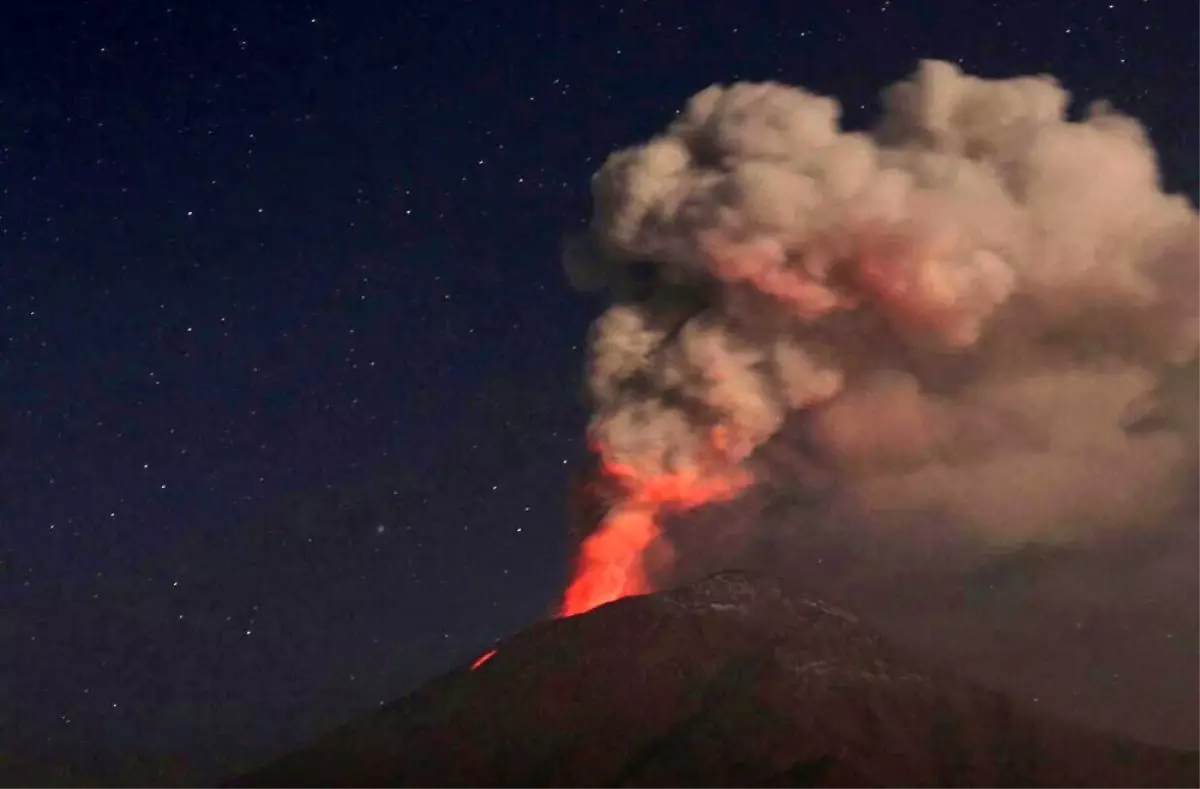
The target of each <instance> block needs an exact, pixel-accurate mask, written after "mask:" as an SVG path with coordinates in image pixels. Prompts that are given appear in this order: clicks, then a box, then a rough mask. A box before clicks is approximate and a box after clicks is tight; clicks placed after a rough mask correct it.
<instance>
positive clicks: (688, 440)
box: [564, 61, 1200, 744]
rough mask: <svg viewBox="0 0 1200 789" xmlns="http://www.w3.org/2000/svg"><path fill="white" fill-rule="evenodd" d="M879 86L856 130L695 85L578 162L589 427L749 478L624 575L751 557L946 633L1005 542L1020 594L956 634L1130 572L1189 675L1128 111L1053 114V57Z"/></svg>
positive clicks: (1182, 573) (1166, 435)
mask: <svg viewBox="0 0 1200 789" xmlns="http://www.w3.org/2000/svg"><path fill="white" fill-rule="evenodd" d="M883 98H884V101H883V106H884V114H883V117H882V118H881V119H880V120H879V122H878V123H877V125H876V126H875V127H874V128H873V129H872V130H870V131H867V132H854V131H844V130H842V129H840V128H839V125H838V120H839V107H838V104H837V103H836V101H835V100H833V99H831V98H828V97H824V96H818V95H815V94H813V93H810V92H808V91H806V90H804V89H801V88H795V87H790V86H786V85H781V84H775V83H765V84H749V83H737V84H733V85H729V86H721V85H714V86H712V87H709V88H707V89H706V90H703V91H701V92H700V93H698V94H696V95H695V96H694V97H692V98H691V100H690V101H688V103H687V105H686V107H685V108H684V109H683V110H682V112H681V113H680V114H679V115H678V116H677V117H676V119H675V120H674V121H673V122H672V123H671V124H670V125H669V126H668V127H667V129H665V130H664V131H663V133H661V134H660V135H659V136H657V137H655V138H653V139H651V140H649V141H647V142H645V143H643V144H640V145H635V146H633V147H631V148H628V149H625V150H622V151H618V152H617V153H614V154H613V155H612V156H610V157H609V159H608V160H607V161H606V162H605V164H604V165H603V167H602V168H601V169H600V171H599V172H598V173H597V174H596V176H595V178H594V181H593V199H594V215H593V217H592V218H591V221H590V224H589V225H588V228H587V230H586V231H585V232H583V233H581V234H579V235H577V236H575V237H573V238H571V239H569V240H568V241H567V243H566V245H565V254H564V266H565V268H566V271H567V275H568V277H569V279H570V281H571V282H572V283H573V284H574V285H575V286H576V287H577V288H579V289H580V290H584V291H600V292H604V293H607V294H608V296H609V297H610V298H611V302H610V304H609V306H608V307H607V309H606V310H605V311H604V312H603V314H602V315H601V316H600V317H599V318H598V319H597V320H596V322H595V324H594V325H593V328H592V332H591V337H590V342H589V359H588V368H587V377H586V378H587V387H586V388H587V394H588V397H589V399H590V403H591V406H592V421H591V424H590V426H589V431H590V433H591V437H592V439H593V440H594V441H596V442H597V443H598V444H600V445H602V446H604V447H605V450H606V453H607V454H609V455H610V456H611V457H612V458H613V459H615V460H617V461H619V462H621V463H622V464H625V465H627V466H629V467H630V468H634V469H636V470H638V471H639V472H640V473H643V474H645V475H648V476H655V475H661V474H669V473H672V472H682V471H697V470H699V471H702V472H703V471H705V470H708V471H712V472H714V473H720V472H721V471H722V470H723V469H726V468H729V467H737V468H740V469H745V470H747V471H749V472H750V473H751V474H752V475H753V478H754V479H755V481H756V483H757V485H756V486H755V487H754V489H752V490H748V491H747V492H746V493H745V494H744V495H743V496H742V497H740V498H739V499H738V500H737V501H734V502H727V503H721V504H715V505H713V506H712V507H711V508H708V510H707V511H697V512H694V513H690V514H687V515H683V516H676V517H674V518H673V519H672V523H671V524H669V528H668V529H667V532H666V534H665V535H664V537H663V538H662V539H663V540H670V542H671V543H672V545H671V546H666V545H663V546H660V549H659V550H658V551H657V552H655V551H653V550H652V551H651V552H650V556H649V557H648V566H649V567H650V568H651V569H652V571H653V574H654V576H655V579H656V581H657V583H658V584H660V585H662V584H668V583H672V582H676V581H682V580H686V576H689V575H693V574H696V573H699V572H702V571H711V570H714V569H723V568H724V567H726V566H729V565H730V564H738V563H745V562H758V563H763V564H767V565H768V566H771V567H772V568H773V569H775V570H777V571H780V572H782V573H784V574H792V575H794V576H797V577H801V579H802V580H805V581H806V582H809V581H811V584H810V585H815V586H817V587H821V586H822V585H824V586H825V587H827V588H829V589H835V590H838V591H839V593H844V595H845V596H846V597H847V598H850V599H852V600H853V604H854V605H857V606H858V607H859V610H860V611H861V610H863V609H866V613H868V615H869V614H870V612H871V611H875V612H876V613H877V617H876V618H878V619H882V620H886V621H883V622H881V624H883V625H885V626H886V625H888V624H889V622H890V624H891V625H892V629H893V630H894V631H896V632H900V631H903V630H904V629H905V628H913V627H919V626H921V624H922V623H924V624H927V625H928V629H929V631H930V632H944V639H943V642H942V643H941V644H940V647H939V648H940V649H944V650H946V649H948V650H950V651H954V649H958V651H959V652H961V651H962V650H961V648H959V647H955V646H953V644H951V642H952V641H953V634H955V633H958V634H959V635H961V634H962V633H964V632H966V630H964V629H963V628H965V627H966V626H967V624H968V623H969V620H970V619H971V617H972V616H975V617H976V618H977V615H978V611H977V610H976V611H975V613H971V610H969V607H968V608H966V609H964V608H962V606H959V607H958V608H957V609H955V610H956V611H957V612H958V613H957V614H955V615H954V616H952V615H950V614H948V613H947V611H948V610H949V608H948V606H949V604H948V603H946V600H949V599H950V598H951V597H955V596H958V597H956V598H955V599H958V598H961V596H962V594H964V592H963V590H964V589H965V588H967V586H968V585H969V584H970V583H971V582H972V581H973V580H978V579H979V578H982V577H984V576H986V575H987V573H994V572H996V570H995V568H996V567H997V566H998V565H997V562H1000V563H1004V562H1009V564H1006V565H1004V566H1005V567H1009V568H1010V570H1006V572H1017V571H1012V570H1011V568H1012V567H1017V568H1019V572H1018V574H1020V573H1026V574H1027V575H1028V574H1029V573H1034V574H1036V575H1037V579H1038V580H1036V582H1034V581H1030V582H1028V583H1024V582H1023V587H1022V588H1023V589H1024V591H1023V592H1022V595H1024V596H1023V597H1022V600H1024V601H1028V600H1036V611H1037V615H1036V616H1034V615H1032V614H1030V615H1028V616H1026V615H1024V614H1023V615H1022V616H1023V617H1024V618H1023V619H1021V620H1020V624H1012V627H1011V628H1010V629H1009V631H1005V632H1007V633H1008V634H1009V636H1011V637H1012V638H1013V639H1015V640H1013V641H1012V642H1011V643H1009V642H1004V643H1008V644H1009V646H1008V647H1003V646H1002V645H1000V641H997V640H996V639H993V640H992V641H988V640H987V638H983V641H982V642H981V643H990V644H992V645H993V646H995V647H996V650H997V651H995V654H997V655H1005V656H1008V657H1009V658H1012V659H1020V658H1021V657H1022V656H1026V657H1027V656H1028V655H1029V654H1031V652H1036V649H1037V648H1036V647H1035V646H1034V644H1035V642H1036V641H1037V640H1038V639H1045V638H1047V637H1051V636H1048V635H1047V634H1048V633H1049V630H1050V629H1051V628H1054V627H1060V626H1066V625H1064V623H1066V622H1072V621H1080V617H1084V616H1093V615H1096V616H1102V615H1105V614H1106V612H1107V614H1111V612H1113V611H1115V610H1118V609H1119V610H1120V611H1122V612H1126V613H1127V612H1128V611H1129V610H1133V609H1130V605H1131V604H1130V602H1129V601H1130V595H1134V596H1135V597H1136V595H1138V594H1139V593H1140V592H1139V591H1138V589H1139V587H1138V586H1137V585H1138V584H1144V588H1143V589H1142V592H1144V594H1142V597H1143V598H1144V599H1145V600H1146V601H1151V600H1152V601H1154V602H1153V605H1155V606H1158V607H1157V608H1155V609H1154V610H1153V611H1152V612H1151V613H1150V614H1146V615H1143V616H1142V617H1141V619H1140V620H1139V619H1138V618H1137V617H1132V620H1131V621H1140V622H1142V623H1143V624H1144V623H1145V622H1148V621H1153V622H1155V623H1160V620H1162V619H1163V617H1166V618H1167V619H1169V620H1170V621H1171V622H1172V623H1173V624H1172V625H1171V626H1172V627H1175V628H1176V629H1178V628H1179V627H1183V628H1185V630H1186V632H1185V633H1184V635H1183V636H1182V639H1183V640H1186V641H1188V643H1189V645H1190V646H1189V649H1191V650H1192V651H1191V652H1186V650H1185V653H1183V654H1185V657H1188V659H1190V660H1191V664H1190V665H1191V669H1190V672H1191V675H1192V678H1191V680H1190V681H1191V686H1189V687H1194V685H1195V677H1194V668H1195V658H1194V654H1193V653H1194V652H1195V643H1194V642H1195V640H1196V639H1195V635H1194V631H1195V621H1196V618H1195V615H1194V613H1193V610H1194V608H1195V605H1196V602H1195V597H1196V593H1197V592H1196V580H1195V548H1196V531H1197V524H1196V510H1195V497H1196V493H1195V491H1196V475H1197V461H1196V452H1197V449H1196V443H1197V442H1196V435H1195V433H1196V420H1195V412H1196V410H1197V407H1198V406H1197V398H1196V395H1195V380H1196V378H1197V372H1196V366H1195V364H1196V363H1195V359H1196V354H1197V346H1198V344H1200V251H1198V243H1200V220H1198V217H1197V213H1196V210H1195V208H1194V207H1193V206H1192V205H1191V203H1190V202H1189V201H1188V200H1187V199H1186V198H1184V197H1182V196H1177V195H1169V194H1165V193H1164V192H1163V191H1162V189H1161V185H1160V178H1159V169H1158V161H1157V157H1156V155H1155V152H1154V150H1153V148H1152V147H1151V145H1150V143H1149V140H1148V137H1147V134H1146V132H1145V130H1144V129H1143V128H1142V126H1141V125H1140V124H1139V123H1138V122H1137V121H1136V120H1134V119H1132V118H1129V117H1127V116H1125V115H1122V114H1121V113H1120V112H1118V111H1117V110H1116V109H1114V108H1113V107H1112V106H1111V105H1109V104H1106V103H1097V104H1094V105H1092V106H1091V107H1089V108H1088V109H1087V111H1086V112H1085V114H1084V116H1083V118H1082V119H1081V120H1078V121H1072V120H1069V119H1068V118H1067V108H1068V104H1069V100H1070V97H1069V94H1068V93H1067V92H1066V91H1065V90H1064V89H1063V88H1062V87H1061V86H1060V85H1059V84H1058V82H1057V81H1056V80H1055V79H1053V78H1052V77H1049V76H1028V77H1016V78H1011V79H982V78H977V77H973V76H969V75H966V74H964V73H962V72H961V71H960V70H959V69H958V68H957V67H955V66H954V65H952V64H948V63H943V62H937V61H924V62H922V63H920V64H919V66H918V68H917V69H916V71H915V73H914V74H913V75H912V76H911V77H909V78H908V79H905V80H903V81H901V82H899V83H897V84H896V85H893V86H892V87H890V88H888V89H887V90H886V91H885V92H884V94H883ZM1180 382H1182V383H1180ZM1181 392H1182V394H1180V393H1181ZM1146 425H1149V426H1148V427H1146ZM715 428H719V430H720V435H721V436H722V437H723V440H722V441H721V442H716V443H714V441H713V440H712V436H713V435H714V429H715ZM764 546H765V547H764ZM1181 551H1190V553H1187V554H1186V555H1187V556H1188V557H1190V560H1189V561H1190V563H1188V562H1185V563H1184V564H1186V565H1187V566H1186V567H1185V566H1184V564H1180V562H1181V561H1182V560H1181V559H1180V556H1182V555H1183V554H1182V553H1181ZM1059 552H1061V553H1059ZM1031 556H1036V558H1034V559H1030V558H1029V557H1031ZM1047 556H1051V557H1053V558H1051V559H1047V558H1045V557H1047ZM656 557H660V559H656ZM661 557H669V559H667V558H661ZM1014 557H1015V558H1014ZM818 559H819V560H820V563H819V564H818V563H817V561H818ZM1164 567H1166V568H1168V569H1166V570H1164V569H1162V568H1164ZM1031 568H1032V569H1031ZM1099 568H1103V569H1099ZM1151 568H1157V569H1153V570H1152V569H1151ZM987 577H990V576H987ZM1022 577H1025V576H1022ZM1029 577H1030V578H1032V577H1033V576H1029ZM898 579H904V580H903V581H901V580H898ZM1026 580H1028V578H1027V579H1026ZM900 583H904V584H908V586H907V587H905V588H906V589H909V590H915V591H912V593H911V594H908V593H902V592H898V591H897V590H898V587H897V584H900ZM985 585H986V584H985ZM991 586H992V588H993V589H994V588H995V584H991ZM1031 589H1032V590H1033V591H1030V590H1031ZM1038 595H1041V597H1039V596H1038ZM918 597H919V598H921V599H920V602H919V603H917V602H913V600H915V599H916V598H918ZM905 599H908V600H909V605H908V607H907V608H904V607H903V603H902V602H901V601H903V600H905ZM992 602H993V603H994V602H995V601H994V600H993V601H992ZM1025 605H1026V603H1025V602H1023V603H1022V606H1025ZM1146 605H1151V603H1150V602H1147V603H1146ZM1021 610H1022V611H1027V610H1029V609H1028V607H1026V608H1022V609H1021ZM1138 610H1140V609H1138ZM1098 612H1099V613H1098ZM993 613H994V612H993ZM1143 614H1145V612H1143ZM1125 615H1126V614H1125V613H1122V614H1121V616H1125ZM955 616H958V618H957V619H955ZM1039 617H1040V618H1039ZM1188 617H1190V620H1188V621H1189V622H1190V624H1187V625H1181V624H1179V622H1183V621H1184V620H1185V619H1187V618H1188ZM868 618H870V617H869V616H868ZM1176 620H1178V621H1176ZM1097 621H1099V620H1097ZM1122 621H1125V620H1122ZM1035 622H1036V624H1031V623H1035ZM1155 626H1157V624H1156V625H1155ZM939 627H940V628H942V630H941V631H939V630H938V628H939ZM996 627H997V628H999V629H1001V630H1002V629H1003V626H1002V625H1000V624H998V625H997V626H996ZM1188 628H1190V629H1188ZM1017 632H1020V633H1021V634H1023V635H1020V636H1019V637H1018V636H1016V635H1012V634H1013V633H1017ZM1156 632H1157V631H1156ZM1009 636H1005V637H1006V638H1007V637H1009ZM997 638H999V637H997ZM930 639H932V641H931V642H930V643H933V642H936V641H937V637H935V636H930ZM918 640H919V639H918ZM1001 640H1002V639H1001ZM959 646H961V645H959ZM1005 649H1007V650H1008V651H1007V652H1006V651H1005ZM1172 654H1174V653H1172ZM1164 659H1166V658H1164ZM1171 659H1174V658H1171ZM1118 662H1119V661H1118ZM1168 662H1169V661H1168ZM1121 665H1125V664H1121ZM1171 665H1172V666H1175V664H1174V663H1171ZM1164 670H1165V669H1164ZM1171 670H1174V669H1171ZM1168 673H1169V672H1168ZM1043 679H1044V678H1043ZM1055 681H1058V680H1055ZM1046 682H1050V681H1049V680H1046V681H1045V682H1043V684H1046ZM1034 684H1035V685H1036V683H1034ZM1051 684H1053V683H1051ZM1038 687H1041V686H1038ZM1089 692H1090V691H1089ZM1096 692H1097V693H1100V691H1096ZM1165 692H1166V691H1164V693H1165ZM1108 693H1109V697H1108V698H1109V699H1111V698H1112V691H1108ZM1194 698H1195V694H1194V693H1192V694H1191V697H1190V700H1186V701H1187V704H1188V705H1189V707H1190V708H1194V706H1195V705H1194V703H1193V702H1194ZM1076 701H1078V699H1076ZM1068 702H1069V699H1068V700H1067V701H1064V704H1066V703H1068ZM1131 703H1132V702H1131ZM1097 705H1098V708H1099V707H1104V709H1105V710H1106V712H1104V714H1098V715H1099V718H1100V719H1103V720H1104V721H1110V720H1117V719H1118V718H1119V717H1120V714H1124V713H1120V710H1118V707H1119V706H1120V705H1116V706H1114V705H1113V704H1108V706H1107V707H1105V704H1104V703H1103V702H1097ZM1105 716H1107V717H1105ZM1185 717H1186V716H1185ZM1176 723H1177V724H1178V721H1176ZM1189 726H1190V727H1191V728H1190V729H1189V728H1188V727H1189ZM1153 728H1154V727H1153V726H1150V728H1149V729H1147V731H1149V730H1150V729H1153ZM1183 729H1187V730H1188V731H1190V732H1191V734H1190V735H1188V736H1190V737H1191V740H1192V744H1194V741H1195V721H1194V719H1191V718H1188V719H1187V721H1185V725H1183ZM1179 731H1181V729H1180V728H1179V725H1176V726H1175V728H1173V729H1171V732H1172V733H1170V734H1163V731H1160V730H1159V729H1154V735H1155V738H1157V739H1159V740H1162V739H1168V740H1170V739H1172V738H1176V735H1177V734H1178V732H1179ZM1140 733H1144V732H1140ZM1160 735H1161V736H1160Z"/></svg>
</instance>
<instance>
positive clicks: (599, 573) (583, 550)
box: [559, 436, 749, 617]
mask: <svg viewBox="0 0 1200 789" xmlns="http://www.w3.org/2000/svg"><path fill="white" fill-rule="evenodd" d="M714 445H715V446H717V447H720V446H722V445H723V442H722V441H720V440H719V438H718V436H714ZM596 453H597V455H598V456H599V458H600V463H601V468H600V474H601V475H602V476H603V477H606V478H607V479H609V480H610V481H612V482H614V483H615V484H616V487H617V489H618V490H619V491H620V493H619V498H618V502H617V504H616V505H615V506H614V507H612V509H610V510H609V511H608V512H607V513H606V514H605V515H604V520H603V521H602V522H601V523H600V525H599V527H598V528H597V529H596V531H595V532H594V533H592V534H591V535H589V536H588V537H587V539H585V540H584V541H583V545H582V546H581V547H580V551H579V559H578V564H577V566H576V569H575V577H574V578H573V579H572V581H571V584H570V586H568V587H567V591H566V593H565V594H564V595H563V602H562V607H561V609H560V611H559V616H560V617H567V616H575V615H576V614H582V613H584V612H586V611H590V610H591V609H593V608H595V607H597V606H600V605H604V604H605V603H610V602H612V601H613V600H618V599H620V598H622V597H627V596H629V595H636V594H645V593H647V592H650V591H652V590H651V588H650V585H649V581H648V579H647V578H646V573H645V568H644V566H643V564H642V557H643V554H644V553H645V551H646V549H647V548H649V547H650V545H651V543H653V542H654V540H655V538H657V537H658V535H659V525H658V518H659V517H660V515H661V514H662V513H663V512H665V511H670V510H686V509H691V508H693V507H697V506H699V505H701V504H705V503H707V502H712V501H720V500H722V499H728V498H731V497H733V496H735V495H736V494H737V493H738V492H739V491H740V490H742V489H743V488H744V487H745V486H746V485H747V484H748V483H749V476H748V474H747V473H746V472H744V471H743V470H741V469H739V468H737V467H736V466H735V467H734V468H733V469H732V470H731V471H729V472H727V473H725V474H722V475H713V474H709V475H702V474H701V473H700V472H699V471H696V470H688V471H685V472H676V473H670V474H661V475H656V476H645V475H641V474H639V473H638V471H637V470H636V469H635V468H634V467H633V466H631V465H628V464H624V463H620V462H617V461H614V460H613V459H611V458H610V457H609V456H608V453H607V452H605V450H604V447H597V448H596Z"/></svg>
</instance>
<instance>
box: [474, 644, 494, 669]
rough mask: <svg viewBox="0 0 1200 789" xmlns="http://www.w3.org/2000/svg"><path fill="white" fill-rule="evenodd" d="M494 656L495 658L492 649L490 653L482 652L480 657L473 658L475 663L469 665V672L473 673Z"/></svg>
mask: <svg viewBox="0 0 1200 789" xmlns="http://www.w3.org/2000/svg"><path fill="white" fill-rule="evenodd" d="M495 656H496V650H494V649H493V650H491V651H490V652H484V653H483V654H482V655H480V656H479V657H477V658H475V662H474V663H472V664H471V670H472V671H474V670H475V669H477V668H479V667H480V666H482V665H483V664H484V663H486V662H488V661H489V660H491V659H492V658H494V657H495Z"/></svg>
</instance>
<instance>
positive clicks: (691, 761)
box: [229, 572, 1200, 786]
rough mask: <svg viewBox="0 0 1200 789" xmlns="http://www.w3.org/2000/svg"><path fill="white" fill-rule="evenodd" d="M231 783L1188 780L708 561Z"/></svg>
mask: <svg viewBox="0 0 1200 789" xmlns="http://www.w3.org/2000/svg"><path fill="white" fill-rule="evenodd" d="M483 658H486V659H480V660H477V661H475V664H474V666H469V665H465V666H463V667H461V668H459V669H456V670H453V671H451V672H449V673H448V674H446V675H443V676H442V677H440V678H438V679H435V680H433V681H431V682H430V683H429V684H427V685H425V686H424V687H422V688H420V689H418V690H417V691H415V692H414V693H412V694H411V695H409V696H407V697H405V698H403V699H401V700H399V701H397V702H395V703H393V704H391V705H390V706H387V707H384V708H381V709H380V710H378V711H377V712H375V713H373V714H371V715H368V716H366V717H364V718H362V719H359V720H357V721H354V722H351V723H349V724H348V725H346V726H344V727H342V728H340V729H338V730H336V731H333V732H331V733H329V734H327V735H326V736H324V737H321V738H320V739H318V740H317V741H316V742H314V743H312V744H311V745H310V746H308V747H305V748H303V749H302V750H299V751H297V752H295V753H292V754H290V755H288V756H285V757H283V758H281V759H279V760H278V761H276V762H274V763H271V764H269V765H267V766H265V767H263V768H261V769H258V770H256V771H254V772H251V773H249V774H246V775H242V776H240V777H238V778H236V779H235V780H233V781H231V782H230V784H229V785H232V786H471V785H475V786H515V785H522V786H551V785H554V786H664V785H675V786H681V785H691V786H726V785H741V786H1196V785H1197V783H1198V779H1200V761H1198V758H1197V753H1196V752H1195V751H1177V750H1172V749H1169V748H1162V747H1157V746H1150V745H1145V744H1142V743H1139V742H1136V741H1133V740H1130V739H1127V738H1123V737H1118V736H1115V735H1109V734H1106V733H1103V732H1098V731H1092V730H1088V729H1083V728H1080V727H1078V726H1076V725H1074V724H1070V723H1067V722H1065V721H1062V720H1059V719H1057V718H1055V717H1053V716H1050V715H1047V714H1044V713H1041V712H1040V711H1038V710H1037V708H1036V705H1035V704H1032V703H1030V704H1026V703H1023V702H1020V701H1017V700H1014V699H1013V698H1011V697H1009V696H1006V695H1004V694H1002V693H1000V692H996V691H993V690H990V689H988V688H985V687H983V686H981V685H979V684H977V683H974V682H970V681H966V680H964V679H960V678H958V677H957V676H955V675H954V674H952V673H950V672H947V671H944V670H942V669H940V668H938V667H935V666H931V665H928V664H927V663H925V662H923V661H920V660H917V659H915V658H914V657H912V656H910V655H908V654H907V653H905V652H904V651H902V650H901V649H899V648H897V647H895V646H894V645H892V644H890V643H889V642H887V641H886V640H885V639H883V638H881V637H880V636H878V635H876V634H875V633H873V632H872V631H871V630H870V628H868V627H866V626H865V625H863V624H862V623H860V622H859V621H858V619H857V618H856V617H855V616H854V615H852V614H850V613H848V612H845V611H842V610H839V609H837V608H835V607H832V606H830V605H828V604H826V603H824V602H822V601H821V600H819V599H817V598H816V597H813V596H808V595H804V594H789V593H786V592H784V590H783V587H782V586H781V585H780V584H779V583H777V582H776V581H775V580H774V579H773V578H771V577H769V576H764V575H759V574H755V573H747V572H725V573H720V574H718V575H714V576H709V577H707V578H705V579H703V580H701V581H699V582H697V583H695V584H692V585H690V586H686V587H681V588H678V589H673V590H668V591H664V592H659V593H655V594H649V595H644V596H637V597H627V598H624V599H621V600H618V601H616V602H613V603H610V604H607V605H603V606H600V607H598V608H595V609H593V610H592V611H590V612H588V613H586V614H582V615H579V616H573V617H568V618H560V619H554V620H550V621H545V622H540V623H538V624H535V625H533V626H532V627H530V628H528V629H526V630H524V631H522V632H520V633H518V634H516V635H514V636H512V637H511V638H509V639H507V640H505V641H502V642H501V643H499V644H497V645H496V649H495V651H494V652H489V653H487V654H486V655H484V656H483Z"/></svg>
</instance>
